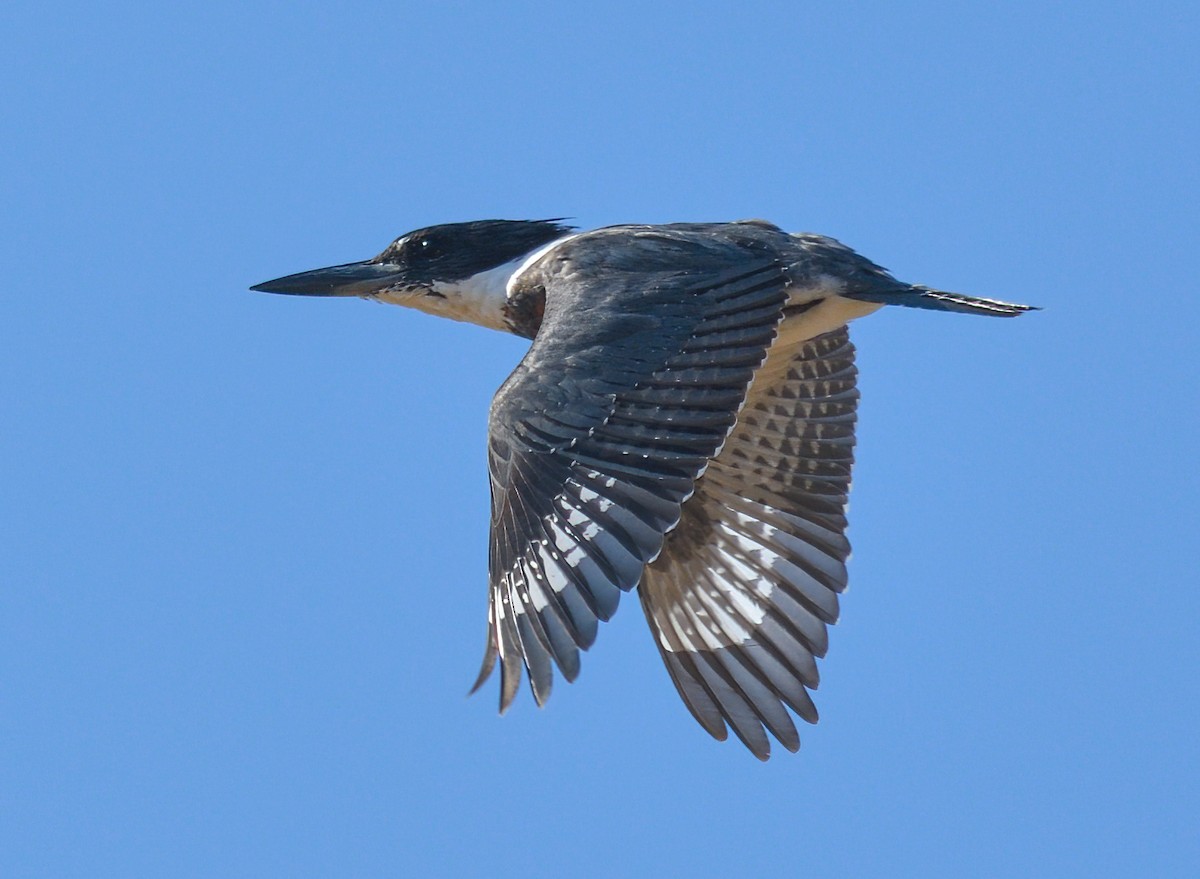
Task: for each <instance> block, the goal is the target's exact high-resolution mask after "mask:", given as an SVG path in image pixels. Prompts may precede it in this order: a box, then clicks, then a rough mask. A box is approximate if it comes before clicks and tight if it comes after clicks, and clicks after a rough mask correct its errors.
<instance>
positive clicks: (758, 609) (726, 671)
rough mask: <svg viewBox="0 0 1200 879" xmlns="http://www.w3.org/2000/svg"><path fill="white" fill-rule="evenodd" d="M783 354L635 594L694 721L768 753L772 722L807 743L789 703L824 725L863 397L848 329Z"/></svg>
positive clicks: (759, 381) (794, 740)
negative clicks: (821, 679)
mask: <svg viewBox="0 0 1200 879" xmlns="http://www.w3.org/2000/svg"><path fill="white" fill-rule="evenodd" d="M786 335H787V328H786V324H785V327H784V329H782V330H781V331H780V345H778V346H777V349H779V348H783V347H784V345H783V342H784V340H785V338H786ZM777 349H773V350H772V351H771V356H770V360H769V361H768V363H767V364H766V365H765V366H764V367H763V369H762V370H761V372H760V375H759V377H758V378H756V379H755V383H754V386H753V388H752V389H751V393H750V397H749V399H748V400H747V401H746V405H745V408H744V409H743V410H742V412H741V415H740V416H739V418H738V423H737V427H736V428H735V429H734V431H733V433H732V434H731V435H730V437H729V439H728V441H727V442H726V443H725V446H724V448H723V449H722V451H721V453H720V454H719V455H718V456H717V458H716V460H714V461H713V462H712V464H710V465H709V467H708V469H707V470H706V471H705V473H704V475H703V477H702V478H701V479H700V480H699V481H698V482H697V484H696V492H695V494H694V496H693V497H692V499H691V500H690V501H688V504H687V506H686V507H684V509H683V517H682V519H681V521H680V523H679V526H678V527H677V528H675V529H674V530H673V531H672V532H671V533H670V534H669V535H668V536H667V539H666V545H665V546H664V548H663V551H662V553H661V555H659V557H658V558H657V560H656V561H655V562H654V563H653V564H651V565H650V566H649V567H648V568H647V570H646V575H645V577H644V578H643V579H642V584H641V586H640V587H639V589H638V593H639V596H640V598H641V601H642V608H643V609H644V610H645V613H646V618H647V620H649V622H650V627H651V629H652V631H653V632H654V635H655V640H656V641H657V643H658V647H659V651H660V652H661V654H662V658H663V661H664V662H665V663H666V666H667V670H668V671H669V672H670V674H671V679H672V680H673V681H674V682H675V687H676V689H678V691H679V695H680V696H681V697H682V698H683V701H684V702H685V703H686V704H687V706H688V708H689V709H691V712H692V714H693V715H694V716H695V718H696V720H698V721H699V722H700V725H701V726H703V727H704V728H705V729H706V730H707V731H708V732H709V733H711V734H712V735H713V736H714V737H716V738H718V739H722V740H723V739H724V738H725V737H726V726H725V725H726V724H727V723H728V724H729V726H730V727H732V728H733V731H734V733H735V734H736V735H737V736H738V738H740V739H741V740H742V741H743V742H744V743H745V744H746V746H747V747H748V748H750V750H751V751H753V752H754V754H755V755H756V756H757V757H759V759H762V760H765V759H767V757H768V755H769V753H770V743H769V741H768V739H767V735H766V733H765V732H764V730H763V727H764V726H765V727H766V729H767V730H770V732H771V733H772V734H774V736H775V737H776V738H778V739H779V741H780V742H781V743H782V744H783V746H784V747H785V748H787V749H788V750H790V751H795V750H796V749H797V748H798V747H799V746H800V741H799V737H798V736H797V733H796V727H795V725H794V724H793V722H792V719H791V716H790V715H789V714H788V712H787V710H786V708H785V706H787V707H789V708H791V709H792V710H793V711H794V712H796V714H797V715H799V716H800V717H802V718H803V719H804V720H807V721H809V722H810V723H815V722H816V720H817V711H816V708H815V707H814V706H813V703H812V700H811V699H810V698H809V694H808V691H807V690H806V689H805V688H806V687H807V688H809V689H813V688H815V687H816V686H817V665H816V659H817V657H820V656H823V655H824V654H825V649H826V645H827V639H826V626H827V625H829V624H831V623H833V622H835V621H836V619H837V614H838V593H840V592H841V591H842V590H843V589H844V588H845V586H846V566H845V561H846V558H847V556H848V555H849V553H850V545H849V543H848V542H847V541H846V538H845V536H844V532H845V529H846V517H845V506H846V497H847V493H848V491H849V487H850V468H851V464H852V463H853V460H854V457H853V456H854V451H853V450H854V421H855V407H856V403H857V399H858V393H857V390H856V388H855V375H856V370H855V366H854V347H853V346H852V345H851V344H850V339H849V336H848V334H847V331H846V328H845V327H841V328H840V329H837V330H834V331H833V332H829V333H825V334H824V335H820V336H817V337H815V338H813V339H811V340H808V341H802V342H799V343H797V344H796V345H795V348H794V349H793V350H792V351H790V352H789V351H786V350H777ZM784 358H786V359H784Z"/></svg>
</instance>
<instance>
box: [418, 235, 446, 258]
mask: <svg viewBox="0 0 1200 879" xmlns="http://www.w3.org/2000/svg"><path fill="white" fill-rule="evenodd" d="M411 247H412V255H413V256H416V257H419V258H423V259H429V258H430V257H434V256H437V255H438V253H440V252H441V247H440V246H439V245H438V243H437V241H436V240H435V239H433V238H431V237H429V236H428V235H422V236H421V237H420V238H417V239H416V240H415V241H413V242H412V245H411Z"/></svg>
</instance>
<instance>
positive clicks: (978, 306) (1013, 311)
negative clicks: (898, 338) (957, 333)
mask: <svg viewBox="0 0 1200 879" xmlns="http://www.w3.org/2000/svg"><path fill="white" fill-rule="evenodd" d="M842 295H844V296H846V297H848V298H850V299H861V300H863V301H864V302H880V303H883V304H884V305H904V306H907V307H908V308H930V309H933V310H934V311H957V312H960V313H961V314H985V315H989V316H991V317H1016V316H1017V315H1018V314H1024V313H1025V312H1027V311H1038V310H1039V309H1038V307H1037V306H1036V305H1020V304H1018V303H1016V302H1002V301H1001V300H999V299H986V298H984V297H982V296H967V295H965V294H963V293H948V292H946V291H945V290H934V289H932V288H930V287H920V286H912V287H907V288H905V289H903V290H892V291H887V292H883V291H880V292H870V293H844V294H842Z"/></svg>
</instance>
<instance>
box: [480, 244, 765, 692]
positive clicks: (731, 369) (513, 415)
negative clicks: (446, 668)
mask: <svg viewBox="0 0 1200 879" xmlns="http://www.w3.org/2000/svg"><path fill="white" fill-rule="evenodd" d="M643 243H644V242H643ZM650 244H654V242H650ZM669 244H670V246H671V247H672V248H674V251H673V252H672V253H670V254H667V255H666V256H665V257H664V259H663V266H664V267H663V270H662V271H657V272H646V271H644V270H636V271H635V270H633V269H630V270H629V271H621V270H620V269H621V267H620V266H619V265H618V266H606V268H608V269H609V270H608V271H597V270H596V267H595V266H594V265H592V266H587V267H586V268H587V269H588V270H587V271H575V269H576V268H579V267H577V266H575V265H574V264H573V263H571V262H570V260H564V261H562V262H561V263H559V264H558V265H557V270H556V271H554V272H548V273H547V274H546V277H545V279H544V280H545V291H546V293H545V295H546V303H545V309H546V310H545V318H544V321H543V324H542V328H541V330H540V331H539V332H538V335H537V337H536V338H535V340H534V342H533V345H532V346H531V347H530V349H529V352H528V353H527V354H526V356H525V358H524V359H523V360H522V362H521V364H520V365H519V366H518V367H517V369H516V370H515V371H514V372H513V374H512V375H511V376H510V377H509V379H508V380H507V381H506V382H505V383H504V385H503V386H502V387H501V388H500V390H499V391H498V392H497V394H496V397H495V399H494V400H493V403H492V410H491V416H490V423H489V471H490V474H491V484H492V531H491V545H490V559H489V568H490V602H489V609H488V639H487V651H486V654H485V657H484V662H483V668H482V670H481V671H480V675H479V680H478V681H477V682H476V684H475V686H476V688H478V687H479V686H480V685H481V684H482V683H483V681H484V680H486V679H487V677H488V676H489V675H490V673H491V671H492V669H493V668H494V666H495V662H496V658H497V656H498V657H499V659H500V673H501V687H500V708H501V710H502V711H503V710H505V709H506V708H507V707H508V706H509V704H510V703H511V702H512V700H513V698H514V696H515V695H516V692H517V689H518V686H519V684H520V680H521V670H522V668H524V669H525V670H526V671H527V672H528V675H529V680H530V685H531V688H532V690H533V695H534V698H535V699H536V700H537V702H538V703H539V704H541V703H542V702H544V701H545V699H546V698H547V696H548V695H549V693H550V686H551V680H552V669H553V666H554V665H557V666H558V668H559V669H560V671H561V672H562V674H563V675H564V677H566V678H567V679H568V680H573V679H574V678H575V676H576V674H577V673H578V671H579V651H580V649H586V648H587V647H589V646H590V645H591V644H592V643H593V641H594V639H595V637H596V629H597V621H599V620H607V619H608V618H609V617H610V616H611V615H612V614H613V612H614V611H615V610H616V607H617V602H618V599H619V597H620V594H621V592H622V591H628V590H630V589H632V588H633V587H635V586H636V585H637V584H638V582H639V581H640V580H641V578H642V574H643V571H644V569H645V566H646V564H647V563H648V562H650V561H651V560H652V559H654V558H655V557H656V556H657V555H658V554H659V552H660V551H661V549H662V545H663V536H664V535H665V534H666V533H667V532H668V531H670V529H672V528H673V527H675V525H676V524H677V523H678V522H679V517H680V507H681V505H682V503H683V502H684V501H685V500H686V499H687V498H688V497H690V496H691V494H692V492H693V490H694V485H695V481H696V478H697V477H698V476H699V475H700V474H701V473H702V472H703V471H704V469H705V467H707V466H708V464H709V461H710V459H711V458H712V457H713V456H714V455H715V454H716V453H717V451H718V450H719V449H720V448H721V446H722V444H723V443H724V442H725V440H726V438H727V436H728V435H729V432H730V430H731V429H732V428H733V426H734V423H735V421H736V418H737V412H738V409H739V407H741V405H742V403H743V401H744V400H745V396H746V390H747V388H748V386H749V384H750V380H751V378H752V377H753V375H754V371H755V369H757V368H758V367H759V366H760V365H761V364H762V362H763V360H764V358H765V356H766V351H767V348H768V347H769V346H770V344H771V341H772V340H773V339H774V337H775V332H776V327H777V325H778V323H779V321H780V320H781V319H782V316H783V305H784V300H785V294H784V284H785V281H784V277H783V274H782V271H781V269H780V268H779V267H778V266H777V265H776V263H775V262H774V261H773V260H769V259H760V258H747V254H746V253H745V252H735V253H714V252H713V250H712V248H711V247H710V246H708V245H705V244H703V243H701V242H696V243H695V247H696V251H695V252H691V251H688V248H689V247H690V244H689V243H688V242H680V241H671V242H669ZM680 250H682V251H683V252H682V253H680V252H679V251H680ZM627 251H628V248H627V247H626V248H625V252H627ZM652 251H653V252H654V253H657V252H659V251H658V250H655V249H654V248H652ZM588 252H589V254H590V253H595V252H597V248H596V247H595V246H594V245H593V246H592V247H591V248H590V249H589V251H588ZM568 255H569V254H568ZM639 265H642V266H643V267H644V265H645V260H642V261H641V262H640V263H639ZM679 265H684V266H687V267H688V269H687V271H680V270H679V269H678V268H677V267H678V266H679Z"/></svg>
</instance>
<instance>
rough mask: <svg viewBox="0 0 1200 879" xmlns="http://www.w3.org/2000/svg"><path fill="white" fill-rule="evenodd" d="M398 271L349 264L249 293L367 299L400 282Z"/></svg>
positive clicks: (367, 263)
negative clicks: (361, 297)
mask: <svg viewBox="0 0 1200 879" xmlns="http://www.w3.org/2000/svg"><path fill="white" fill-rule="evenodd" d="M400 271H401V270H400V268H399V267H398V266H394V265H388V264H387V263H377V262H371V261H364V262H350V263H346V264H345V265H341V266H329V267H328V268H324V269H313V270H312V271H311V272H300V273H298V274H295V275H287V276H285V277H282V278H276V279H275V280H274V281H264V282H263V283H261V284H255V285H254V286H253V287H251V288H250V289H251V290H258V291H259V292H261V293H286V294H288V295H289V296H367V295H369V294H371V293H374V292H376V291H378V290H380V289H382V288H384V287H387V286H389V285H390V284H391V283H393V282H395V281H397V280H399V278H400Z"/></svg>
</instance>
